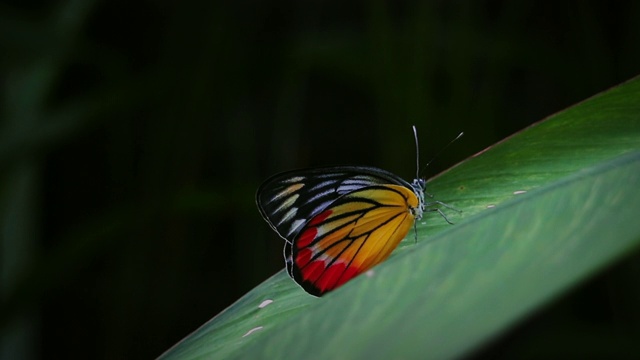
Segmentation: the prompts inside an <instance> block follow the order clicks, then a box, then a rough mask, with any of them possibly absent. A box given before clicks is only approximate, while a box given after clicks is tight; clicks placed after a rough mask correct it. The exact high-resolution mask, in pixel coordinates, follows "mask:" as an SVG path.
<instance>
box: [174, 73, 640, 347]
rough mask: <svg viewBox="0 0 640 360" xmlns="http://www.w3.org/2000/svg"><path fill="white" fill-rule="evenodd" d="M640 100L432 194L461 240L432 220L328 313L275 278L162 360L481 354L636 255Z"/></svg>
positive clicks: (616, 100)
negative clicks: (448, 210)
mask: <svg viewBox="0 0 640 360" xmlns="http://www.w3.org/2000/svg"><path fill="white" fill-rule="evenodd" d="M639 100H640V81H638V79H634V80H631V81H629V82H627V83H625V84H623V85H621V86H619V87H617V88H614V89H612V90H610V91H607V92H605V93H603V94H600V95H597V96H595V97H593V98H591V99H588V100H586V101H584V102H583V103H581V104H578V105H576V106H574V107H572V108H570V109H568V110H566V111H564V112H561V113H559V114H556V115H554V116H552V117H550V118H548V119H546V120H545V121H542V122H540V123H538V124H536V125H534V126H532V127H530V128H527V129H525V130H524V131H522V132H520V133H518V134H516V135H514V136H512V137H510V138H508V139H506V140H505V141H503V142H501V143H499V144H497V145H495V146H493V147H492V148H490V149H488V150H486V151H485V152H483V153H481V154H478V155H476V156H474V157H472V158H470V159H469V160H467V161H465V162H463V163H461V164H459V165H458V166H456V167H454V168H452V169H451V170H450V171H448V172H446V173H444V174H442V175H440V176H438V177H437V178H435V179H433V181H431V182H430V187H429V191H430V192H431V193H433V194H435V195H436V197H437V199H439V200H442V201H445V202H447V203H450V204H451V205H453V206H455V207H457V208H459V209H461V210H463V213H462V214H461V215H460V216H457V215H455V214H452V216H451V218H452V220H453V221H454V222H456V225H455V226H448V225H446V223H444V221H442V220H441V219H438V218H437V216H427V217H426V219H423V220H422V221H421V222H420V224H418V234H419V243H418V244H417V245H415V244H414V242H413V235H410V236H408V239H409V240H405V241H404V242H403V243H402V244H401V246H400V247H399V249H398V250H396V251H395V252H394V254H393V255H392V256H391V257H390V259H389V260H388V261H386V262H384V263H383V264H381V265H379V266H377V267H376V268H374V269H373V271H372V272H370V273H369V274H368V275H363V276H360V277H359V278H357V279H354V280H353V281H351V282H349V283H348V284H346V285H345V286H343V287H342V288H340V289H338V290H336V291H335V292H332V293H329V294H327V295H326V296H325V297H323V298H321V299H316V298H313V297H311V296H308V295H306V294H305V293H304V292H303V291H302V290H301V289H299V288H298V287H297V286H296V285H295V284H294V283H293V282H292V281H290V280H289V279H287V278H286V274H284V273H283V272H280V273H278V274H277V275H276V276H274V277H273V278H271V279H269V280H267V281H266V282H265V283H263V284H261V285H260V286H259V287H257V288H255V289H254V290H252V291H251V292H250V293H249V294H247V295H246V296H245V297H243V298H242V299H240V300H239V301H238V302H237V303H236V304H234V305H232V306H231V307H229V308H228V309H227V310H225V312H223V313H221V314H220V315H219V316H217V317H216V318H214V319H212V320H211V321H210V322H209V323H207V324H205V325H204V326H203V327H201V328H200V329H198V330H197V331H196V332H195V333H193V334H191V335H190V336H189V337H187V338H186V339H185V340H183V341H182V342H181V343H179V344H177V345H176V346H175V347H174V348H172V349H170V350H169V351H168V352H167V353H165V354H164V355H163V357H164V358H185V359H186V358H188V359H192V358H205V357H206V358H212V357H214V358H228V357H240V358H284V357H287V358H338V357H340V358H425V357H428V358H443V357H445V358H449V357H454V356H460V355H463V354H465V353H467V352H469V351H471V350H473V349H475V348H477V347H478V346H479V345H481V344H482V343H485V342H486V341H488V340H490V339H492V338H494V337H495V336H496V335H498V334H499V333H501V332H503V331H505V330H506V329H508V327H509V326H512V325H513V324H515V323H516V322H517V321H518V320H519V319H521V318H523V317H524V316H526V315H527V314H529V313H531V312H532V311H533V310H535V309H537V308H539V307H540V306H542V305H544V304H545V303H547V302H548V301H550V300H551V299H552V298H554V297H557V296H559V295H560V294H562V292H563V291H566V290H567V289H568V288H570V287H571V286H575V285H576V284H577V283H579V282H580V281H581V280H584V279H585V278H586V277H587V276H588V275H590V274H593V273H594V272H596V271H597V270H598V269H601V268H602V267H603V266H605V265H607V264H609V263H611V262H613V261H614V260H615V259H617V258H619V257H620V256H622V255H624V254H626V253H628V252H629V251H631V250H632V249H634V248H637V246H638V242H639V241H640V222H638V221H637V214H638V213H640V192H638V191H637V186H638V184H640V152H639V151H640V101H639ZM265 300H271V301H273V302H272V303H270V304H269V305H267V306H264V307H259V305H260V304H263V302H264V301H265ZM252 330H254V331H253V332H252Z"/></svg>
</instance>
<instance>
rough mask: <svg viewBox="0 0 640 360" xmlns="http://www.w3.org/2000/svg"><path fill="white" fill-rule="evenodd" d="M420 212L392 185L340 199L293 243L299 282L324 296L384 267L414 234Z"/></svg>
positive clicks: (404, 190)
mask: <svg viewBox="0 0 640 360" xmlns="http://www.w3.org/2000/svg"><path fill="white" fill-rule="evenodd" d="M416 206H418V200H417V197H416V196H415V194H414V193H413V191H412V190H410V189H408V188H406V187H403V186H399V185H390V184H389V185H377V186H370V187H366V188H361V189H358V190H354V191H352V192H350V193H348V194H345V195H344V196H342V197H340V198H338V199H337V200H336V201H334V202H333V203H332V204H331V206H329V207H328V208H326V209H325V210H324V211H323V212H321V213H320V214H318V215H317V216H315V217H314V218H313V219H311V220H310V221H309V222H308V223H307V224H306V225H305V226H304V227H303V229H302V230H301V231H300V234H299V236H298V237H297V238H296V239H294V241H293V245H292V274H293V278H294V280H296V282H297V283H298V284H300V285H301V286H302V287H303V288H304V289H305V290H306V291H307V292H309V293H310V294H313V295H316V296H320V295H322V294H324V293H325V292H327V291H330V290H333V289H335V288H337V287H338V286H340V285H342V284H344V283H345V282H347V281H349V280H350V279H352V278H353V277H355V276H357V275H359V274H361V273H363V272H365V271H367V270H368V269H370V268H371V267H373V266H375V265H376V264H378V263H380V262H382V261H383V260H385V259H386V258H387V257H388V256H389V255H390V254H391V252H392V251H393V250H394V249H395V248H396V247H397V246H398V243H400V241H401V240H402V239H404V237H405V236H406V235H407V233H408V232H409V229H411V226H412V225H413V223H414V219H415V217H414V215H413V213H412V212H411V211H410V208H411V207H416Z"/></svg>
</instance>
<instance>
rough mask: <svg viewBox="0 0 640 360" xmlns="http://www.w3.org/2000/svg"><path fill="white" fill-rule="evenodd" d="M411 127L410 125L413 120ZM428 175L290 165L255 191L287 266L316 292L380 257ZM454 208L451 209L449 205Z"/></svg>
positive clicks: (419, 204) (424, 205) (407, 219)
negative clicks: (282, 243)
mask: <svg viewBox="0 0 640 360" xmlns="http://www.w3.org/2000/svg"><path fill="white" fill-rule="evenodd" d="M414 133H415V128H414ZM425 190H426V180H424V179H421V178H416V179H414V180H413V182H411V183H409V182H407V181H405V180H404V179H402V178H401V177H399V176H397V175H395V174H393V173H391V172H389V171H386V170H382V169H378V168H375V167H365V166H336V167H324V168H312V169H302V170H293V171H288V172H284V173H281V174H277V175H274V176H272V177H271V178H269V179H267V180H266V181H265V182H264V183H262V185H261V186H260V187H259V188H258V191H257V192H256V203H257V205H258V209H259V210H260V213H261V214H262V217H263V218H264V219H265V220H266V221H267V223H268V224H269V225H270V226H271V228H272V229H273V230H275V231H276V232H277V233H278V235H280V237H282V238H283V239H284V240H285V246H284V258H285V262H286V269H287V273H288V274H289V276H291V278H293V280H294V281H295V282H296V283H298V284H299V285H300V286H301V287H302V288H303V289H304V290H305V291H307V292H308V293H309V294H311V295H314V296H322V295H323V294H325V293H326V292H328V291H331V290H334V289H336V288H337V287H339V286H341V285H343V284H344V283H346V282H347V281H349V280H351V279H352V278H354V277H356V276H358V275H359V274H362V273H364V272H366V271H367V270H369V269H370V268H372V267H373V266H375V265H377V264H379V263H380V262H382V261H384V260H385V259H386V258H387V257H389V255H390V254H391V252H392V251H393V250H394V249H395V248H396V247H397V246H398V244H399V243H400V241H401V240H402V239H404V238H405V236H406V235H407V234H408V232H409V230H410V229H411V227H412V226H414V224H415V222H416V221H418V220H420V219H421V218H422V215H423V214H424V213H425V212H429V211H434V212H438V213H439V214H440V215H441V216H443V217H444V219H445V220H446V221H447V222H449V223H451V222H450V221H449V220H448V219H447V217H446V216H445V214H444V213H443V212H442V211H441V210H440V209H439V208H437V207H433V206H434V205H443V206H445V207H448V208H451V207H450V206H449V205H447V204H445V203H442V202H440V201H429V202H426V201H425V194H427V195H428V196H431V195H429V194H428V193H426V191H425ZM454 210H455V209H454Z"/></svg>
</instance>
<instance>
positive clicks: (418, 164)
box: [411, 125, 420, 179]
mask: <svg viewBox="0 0 640 360" xmlns="http://www.w3.org/2000/svg"><path fill="white" fill-rule="evenodd" d="M411 127H413V138H414V139H415V140H416V179H418V178H419V177H420V148H419V146H418V130H417V129H416V126H415V125H411Z"/></svg>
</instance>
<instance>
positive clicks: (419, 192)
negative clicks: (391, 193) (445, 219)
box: [411, 178, 427, 221]
mask: <svg viewBox="0 0 640 360" xmlns="http://www.w3.org/2000/svg"><path fill="white" fill-rule="evenodd" d="M411 187H412V188H413V192H414V193H415V194H416V196H417V197H418V204H419V205H418V207H416V208H412V209H411V213H412V214H413V216H415V218H416V221H418V220H420V219H422V213H423V212H424V211H425V209H426V203H425V201H424V194H425V190H426V189H427V180H425V179H422V178H416V179H413V182H412V183H411Z"/></svg>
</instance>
